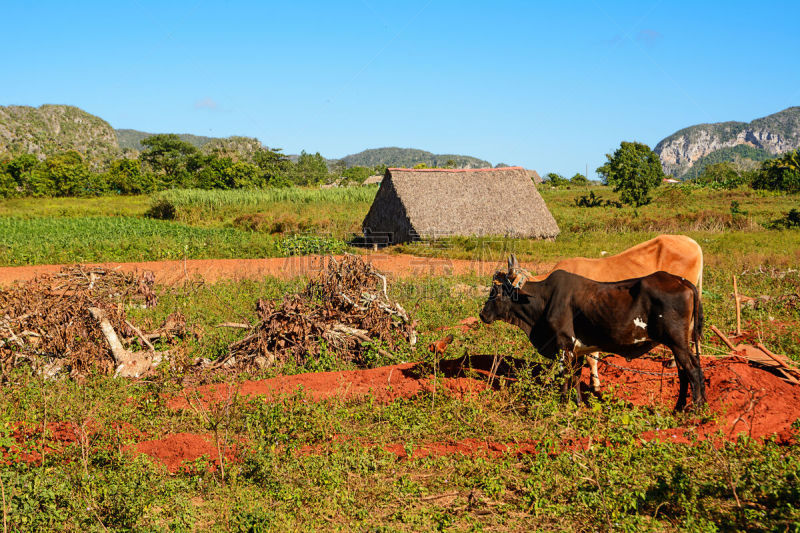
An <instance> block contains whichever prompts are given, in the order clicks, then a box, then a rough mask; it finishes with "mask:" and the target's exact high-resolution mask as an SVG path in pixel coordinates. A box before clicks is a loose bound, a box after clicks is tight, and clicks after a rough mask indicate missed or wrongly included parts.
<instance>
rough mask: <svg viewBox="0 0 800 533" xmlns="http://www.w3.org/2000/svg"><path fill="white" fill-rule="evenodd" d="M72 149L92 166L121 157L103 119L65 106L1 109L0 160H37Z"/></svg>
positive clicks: (109, 126)
mask: <svg viewBox="0 0 800 533" xmlns="http://www.w3.org/2000/svg"><path fill="white" fill-rule="evenodd" d="M67 150H75V151H77V152H79V153H80V154H82V155H83V157H84V159H86V160H87V161H89V162H90V163H92V164H103V162H106V161H108V160H109V159H112V158H114V157H118V156H119V155H120V148H119V144H117V136H116V134H115V133H114V129H113V128H112V127H111V125H109V123H108V122H106V121H105V120H103V119H101V118H99V117H96V116H94V115H92V114H89V113H87V112H86V111H83V110H82V109H78V108H77V107H73V106H68V105H51V104H46V105H42V106H40V107H30V106H18V105H10V106H0V157H4V156H5V157H13V156H17V155H20V154H34V155H36V156H37V157H39V158H40V159H44V158H45V157H47V156H49V155H52V154H54V153H57V152H64V151H67Z"/></svg>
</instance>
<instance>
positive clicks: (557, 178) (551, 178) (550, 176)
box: [542, 172, 569, 188]
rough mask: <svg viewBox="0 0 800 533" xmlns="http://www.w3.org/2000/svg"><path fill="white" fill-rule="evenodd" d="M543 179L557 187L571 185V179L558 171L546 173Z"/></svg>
mask: <svg viewBox="0 0 800 533" xmlns="http://www.w3.org/2000/svg"><path fill="white" fill-rule="evenodd" d="M542 181H543V182H544V183H547V184H549V185H550V186H551V187H557V188H562V187H566V186H567V185H569V180H568V179H567V178H565V177H564V176H562V175H561V174H558V173H556V172H548V173H547V174H545V176H544V179H543V180H542Z"/></svg>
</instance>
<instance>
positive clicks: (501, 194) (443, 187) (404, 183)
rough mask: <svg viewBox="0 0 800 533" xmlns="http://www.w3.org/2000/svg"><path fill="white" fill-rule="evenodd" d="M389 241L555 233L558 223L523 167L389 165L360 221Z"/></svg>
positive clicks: (366, 229)
mask: <svg viewBox="0 0 800 533" xmlns="http://www.w3.org/2000/svg"><path fill="white" fill-rule="evenodd" d="M362 229H363V231H364V234H365V235H366V236H367V237H368V238H369V236H370V235H376V236H377V235H382V236H386V237H388V238H387V240H388V241H390V242H395V243H397V242H406V241H410V240H414V239H415V238H419V237H442V236H447V235H465V236H472V235H476V236H484V235H507V236H513V237H532V238H553V237H555V236H556V235H558V233H559V230H558V225H557V224H556V221H555V219H554V218H553V215H551V214H550V211H548V209H547V206H546V205H545V203H544V200H543V199H542V197H541V196H540V195H539V192H538V191H537V190H536V186H535V185H534V184H533V182H532V181H531V178H530V177H528V172H527V171H526V170H525V169H524V168H522V167H506V168H481V169H457V170H450V169H438V168H436V169H408V168H390V169H388V170H387V171H386V174H385V175H384V178H383V182H382V183H381V187H380V189H378V194H377V195H376V196H375V201H374V202H373V204H372V207H371V208H370V210H369V213H367V216H366V218H364V222H363V223H362Z"/></svg>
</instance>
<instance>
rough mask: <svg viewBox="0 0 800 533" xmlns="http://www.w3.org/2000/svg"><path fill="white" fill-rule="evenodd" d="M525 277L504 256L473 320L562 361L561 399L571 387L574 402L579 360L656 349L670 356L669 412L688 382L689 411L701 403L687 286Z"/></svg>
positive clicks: (654, 278)
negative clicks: (507, 328)
mask: <svg viewBox="0 0 800 533" xmlns="http://www.w3.org/2000/svg"><path fill="white" fill-rule="evenodd" d="M527 277H528V274H527V272H525V271H524V270H522V269H520V268H519V265H518V263H517V259H516V257H514V255H513V254H512V255H511V257H510V258H509V260H508V273H505V272H497V273H496V274H495V276H494V279H493V283H492V287H491V291H490V292H489V299H488V300H487V301H486V304H485V305H484V306H483V309H482V310H481V314H480V317H481V320H482V321H483V322H485V323H487V324H491V323H492V322H494V321H495V320H503V321H505V322H508V323H509V324H513V325H515V326H518V327H519V328H520V329H522V330H523V331H524V332H525V334H526V335H528V339H530V341H531V344H533V346H534V347H535V348H536V349H537V350H538V352H539V353H540V354H542V355H543V356H545V357H548V358H550V359H556V358H557V357H558V356H559V355H560V356H561V357H563V359H562V361H563V362H565V363H567V368H566V374H565V376H564V378H565V379H564V385H563V388H562V394H563V396H564V397H565V398H566V397H567V396H568V395H569V394H570V391H571V390H572V389H573V388H574V389H576V392H577V398H578V399H577V401H578V403H580V401H581V390H580V371H581V368H582V367H583V359H584V355H585V354H587V353H591V352H596V351H604V352H610V353H615V354H618V355H621V356H623V357H625V358H627V359H629V360H630V359H632V358H635V357H639V356H641V355H644V354H646V353H647V352H649V351H650V350H651V349H653V348H654V347H655V346H658V345H659V344H663V345H665V346H667V347H668V348H669V349H670V350H672V353H673V354H674V355H675V361H676V363H677V366H678V377H679V380H680V391H679V392H678V402H677V404H676V405H675V410H677V411H681V410H683V409H684V408H685V407H686V396H687V387H688V385H689V383H691V385H692V403H693V407H699V406H701V405H703V404H704V403H705V401H706V393H705V384H704V381H703V371H702V369H701V368H700V355H699V342H700V333H701V331H702V328H703V309H702V305H701V303H700V298H699V295H698V293H697V288H696V287H695V286H694V285H693V284H692V283H691V282H690V281H687V280H685V279H684V278H681V277H679V276H675V275H672V274H669V273H667V272H661V271H659V272H655V273H653V274H650V275H649V276H645V277H642V278H633V279H629V280H625V281H619V282H597V281H592V280H590V279H587V278H584V277H582V276H579V275H577V274H571V273H569V272H566V271H564V270H556V271H555V272H553V273H551V274H550V276H548V277H547V278H546V279H544V280H542V281H539V282H533V281H527ZM526 281H527V283H526ZM692 341H693V342H694V343H695V349H696V351H695V352H692V350H691V343H692Z"/></svg>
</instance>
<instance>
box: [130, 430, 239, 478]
mask: <svg viewBox="0 0 800 533" xmlns="http://www.w3.org/2000/svg"><path fill="white" fill-rule="evenodd" d="M126 451H128V452H130V453H139V454H145V455H149V456H150V457H152V458H153V459H156V460H157V461H159V462H161V463H163V464H164V465H165V466H166V467H167V470H168V471H169V472H170V473H173V474H174V473H176V472H180V471H188V470H191V469H192V467H193V465H192V463H194V462H195V461H198V460H199V459H205V460H206V461H208V464H206V465H202V466H203V467H204V468H207V469H208V471H210V472H214V471H216V470H217V469H218V468H219V453H220V452H219V451H218V450H217V447H216V445H215V444H214V437H213V435H198V434H196V433H175V434H174V435H168V436H167V437H164V438H163V439H155V440H148V441H144V442H140V443H138V444H134V445H132V446H129V447H128V448H126ZM222 453H223V455H224V457H225V461H233V460H236V447H235V446H232V447H229V448H225V449H224V450H222Z"/></svg>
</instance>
